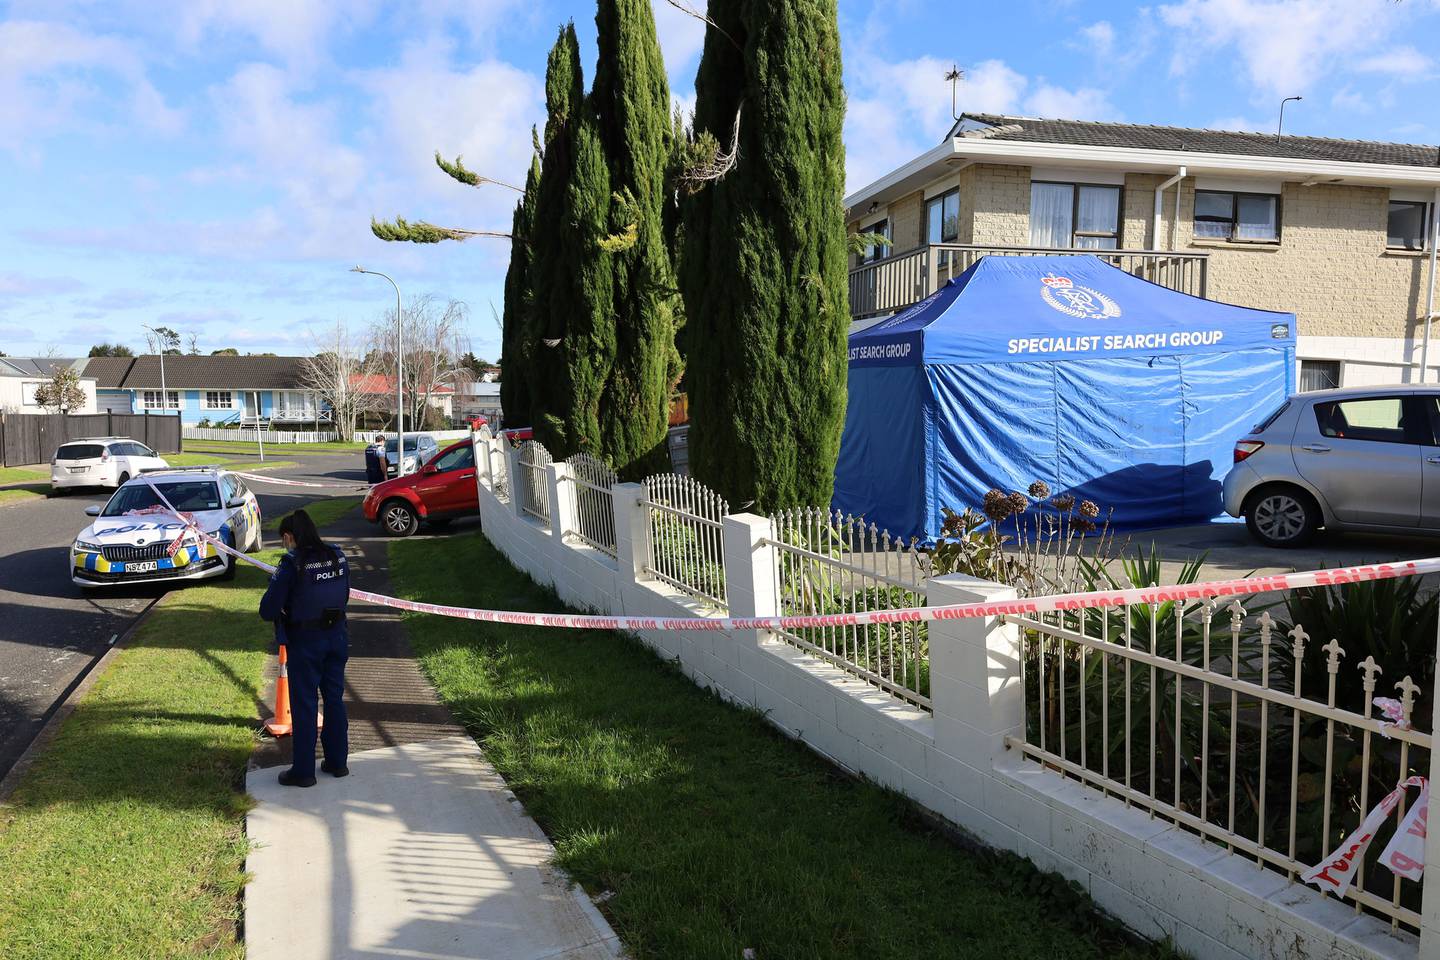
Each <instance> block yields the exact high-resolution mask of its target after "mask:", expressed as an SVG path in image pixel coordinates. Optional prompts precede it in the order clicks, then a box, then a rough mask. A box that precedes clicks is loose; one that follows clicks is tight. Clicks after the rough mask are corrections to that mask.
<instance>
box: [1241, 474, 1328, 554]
mask: <svg viewBox="0 0 1440 960" xmlns="http://www.w3.org/2000/svg"><path fill="white" fill-rule="evenodd" d="M1320 521H1321V515H1320V507H1319V505H1318V504H1316V503H1315V500H1314V498H1313V497H1311V496H1310V494H1308V493H1306V492H1305V491H1304V490H1301V489H1300V488H1298V487H1291V486H1272V487H1263V488H1261V489H1260V490H1257V491H1256V492H1255V493H1254V494H1252V495H1251V497H1250V499H1249V500H1248V501H1247V503H1246V506H1245V526H1246V527H1247V528H1248V529H1249V530H1250V535H1251V536H1252V537H1254V538H1255V539H1256V540H1259V541H1260V542H1261V543H1263V544H1265V546H1267V547H1302V546H1304V545H1305V544H1307V543H1309V542H1310V541H1311V540H1312V539H1314V537H1315V531H1316V530H1317V529H1319V527H1320Z"/></svg>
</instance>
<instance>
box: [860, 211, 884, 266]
mask: <svg viewBox="0 0 1440 960" xmlns="http://www.w3.org/2000/svg"><path fill="white" fill-rule="evenodd" d="M860 232H861V233H873V234H877V235H879V236H882V237H884V238H885V239H886V240H889V239H890V221H889V220H881V221H880V222H879V223H872V224H870V226H868V227H866V228H864V229H863V230H861V231H860ZM889 254H890V247H889V246H887V245H886V244H883V243H867V244H865V252H864V253H862V254H861V255H860V262H861V263H873V262H874V261H876V260H881V259H884V258H885V257H886V256H889Z"/></svg>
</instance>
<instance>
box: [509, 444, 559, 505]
mask: <svg viewBox="0 0 1440 960" xmlns="http://www.w3.org/2000/svg"><path fill="white" fill-rule="evenodd" d="M552 462H553V461H552V460H551V459H550V451H549V450H546V449H545V448H544V447H543V446H542V445H540V444H539V443H537V442H536V441H534V440H526V441H525V442H524V443H522V444H521V445H520V458H519V463H520V471H519V476H517V477H516V478H515V495H516V496H518V497H519V498H520V509H521V510H524V511H525V512H526V513H528V514H530V516H532V517H534V518H535V519H537V520H541V521H543V522H545V523H549V522H550V481H549V479H548V477H547V471H546V469H545V468H546V467H548V466H550V464H551V463H552Z"/></svg>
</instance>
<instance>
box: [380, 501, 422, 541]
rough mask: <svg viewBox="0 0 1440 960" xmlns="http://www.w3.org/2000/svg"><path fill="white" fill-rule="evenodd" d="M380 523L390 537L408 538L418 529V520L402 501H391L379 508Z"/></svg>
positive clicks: (408, 506)
mask: <svg viewBox="0 0 1440 960" xmlns="http://www.w3.org/2000/svg"><path fill="white" fill-rule="evenodd" d="M380 522H381V525H382V526H384V528H385V532H386V533H388V534H389V535H390V536H392V537H408V536H410V535H411V534H412V533H414V532H415V531H416V530H418V529H419V527H420V518H419V517H418V516H416V515H415V510H414V509H413V508H412V507H411V506H410V504H408V503H406V502H405V501H404V500H391V501H390V502H389V503H387V504H385V506H383V507H381V508H380Z"/></svg>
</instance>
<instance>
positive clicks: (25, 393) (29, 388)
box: [20, 383, 42, 407]
mask: <svg viewBox="0 0 1440 960" xmlns="http://www.w3.org/2000/svg"><path fill="white" fill-rule="evenodd" d="M41 386H42V384H39V383H22V384H20V403H21V404H22V405H23V406H27V407H38V406H40V401H39V400H36V399H35V391H36V390H38V389H40V387H41Z"/></svg>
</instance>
